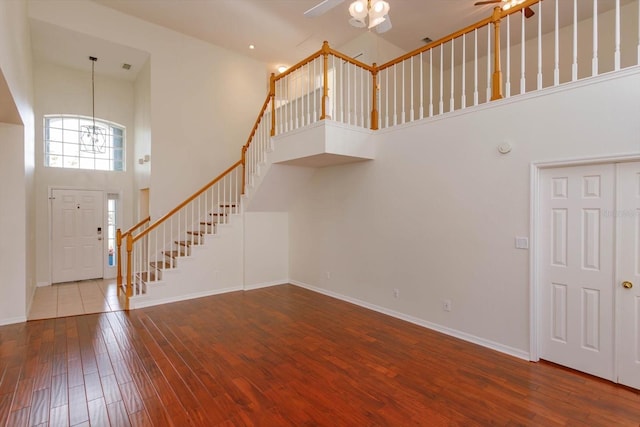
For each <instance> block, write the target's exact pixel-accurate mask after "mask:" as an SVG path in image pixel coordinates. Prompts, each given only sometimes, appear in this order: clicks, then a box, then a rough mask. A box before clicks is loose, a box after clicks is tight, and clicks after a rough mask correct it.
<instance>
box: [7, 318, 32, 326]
mask: <svg viewBox="0 0 640 427" xmlns="http://www.w3.org/2000/svg"><path fill="white" fill-rule="evenodd" d="M26 321H27V317H26V316H18V317H7V318H6V319H0V326H6V325H13V324H15V323H24V322H26Z"/></svg>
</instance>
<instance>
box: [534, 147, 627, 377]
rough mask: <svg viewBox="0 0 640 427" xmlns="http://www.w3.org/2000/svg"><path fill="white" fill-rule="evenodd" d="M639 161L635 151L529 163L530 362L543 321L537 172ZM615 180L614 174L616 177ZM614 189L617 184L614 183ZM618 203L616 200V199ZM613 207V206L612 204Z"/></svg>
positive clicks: (615, 301)
mask: <svg viewBox="0 0 640 427" xmlns="http://www.w3.org/2000/svg"><path fill="white" fill-rule="evenodd" d="M637 161H640V155H638V154H626V155H625V154H622V155H612V156H598V157H582V158H575V159H564V160H556V161H541V162H533V163H531V166H530V198H531V200H530V204H529V206H530V211H529V221H530V224H529V236H530V245H529V360H531V361H533V362H538V361H539V360H540V348H541V342H540V340H541V335H542V334H541V333H540V328H541V325H540V323H541V321H542V314H541V310H542V303H541V301H542V296H541V291H542V290H541V284H540V283H539V274H538V269H539V266H540V264H539V261H540V257H541V254H540V251H541V244H540V241H541V240H542V238H541V236H540V233H541V231H542V230H541V226H540V224H541V218H540V207H541V201H540V191H541V188H540V171H541V170H543V169H553V168H561V167H571V166H589V165H598V164H602V165H604V164H611V163H627V162H637ZM615 180H616V183H617V177H616V178H615ZM616 192H617V185H616ZM615 203H616V204H617V200H616V202H615ZM614 208H615V206H614ZM617 230H618V224H617V222H616V224H615V225H614V233H615V234H617ZM614 241H615V242H614V254H613V255H614V266H613V271H614V280H615V281H616V282H617V281H618V280H619V278H618V277H617V276H618V268H617V257H616V251H617V248H618V241H617V239H616V238H615V236H614ZM617 294H618V293H617V292H614V293H613V307H614V316H613V324H614V330H615V335H614V337H613V348H614V360H613V364H614V366H613V375H614V378H616V379H617V378H618V356H617V346H618V342H619V337H618V334H619V328H618V327H617V325H618V324H619V322H620V319H619V312H618V310H617V307H618V297H617Z"/></svg>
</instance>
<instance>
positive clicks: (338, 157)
mask: <svg viewBox="0 0 640 427" xmlns="http://www.w3.org/2000/svg"><path fill="white" fill-rule="evenodd" d="M273 145H274V152H273V154H272V162H273V163H275V164H284V165H292V166H304V167H312V168H321V167H327V166H335V165H342V164H346V163H354V162H362V161H366V160H373V159H374V158H375V143H374V141H373V131H371V130H369V129H362V128H357V127H354V126H349V125H345V124H343V123H338V122H335V121H333V120H321V121H319V122H316V123H314V124H312V125H310V126H305V127H304V128H300V129H297V130H294V131H291V132H287V133H285V134H282V135H277V136H275V137H274V138H273Z"/></svg>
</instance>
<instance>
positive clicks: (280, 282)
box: [244, 279, 291, 291]
mask: <svg viewBox="0 0 640 427" xmlns="http://www.w3.org/2000/svg"><path fill="white" fill-rule="evenodd" d="M287 283H291V281H290V280H289V279H282V280H273V281H271V282H263V283H256V284H253V285H244V290H245V291H253V290H254V289H261V288H270V287H271V286H278V285H286V284H287Z"/></svg>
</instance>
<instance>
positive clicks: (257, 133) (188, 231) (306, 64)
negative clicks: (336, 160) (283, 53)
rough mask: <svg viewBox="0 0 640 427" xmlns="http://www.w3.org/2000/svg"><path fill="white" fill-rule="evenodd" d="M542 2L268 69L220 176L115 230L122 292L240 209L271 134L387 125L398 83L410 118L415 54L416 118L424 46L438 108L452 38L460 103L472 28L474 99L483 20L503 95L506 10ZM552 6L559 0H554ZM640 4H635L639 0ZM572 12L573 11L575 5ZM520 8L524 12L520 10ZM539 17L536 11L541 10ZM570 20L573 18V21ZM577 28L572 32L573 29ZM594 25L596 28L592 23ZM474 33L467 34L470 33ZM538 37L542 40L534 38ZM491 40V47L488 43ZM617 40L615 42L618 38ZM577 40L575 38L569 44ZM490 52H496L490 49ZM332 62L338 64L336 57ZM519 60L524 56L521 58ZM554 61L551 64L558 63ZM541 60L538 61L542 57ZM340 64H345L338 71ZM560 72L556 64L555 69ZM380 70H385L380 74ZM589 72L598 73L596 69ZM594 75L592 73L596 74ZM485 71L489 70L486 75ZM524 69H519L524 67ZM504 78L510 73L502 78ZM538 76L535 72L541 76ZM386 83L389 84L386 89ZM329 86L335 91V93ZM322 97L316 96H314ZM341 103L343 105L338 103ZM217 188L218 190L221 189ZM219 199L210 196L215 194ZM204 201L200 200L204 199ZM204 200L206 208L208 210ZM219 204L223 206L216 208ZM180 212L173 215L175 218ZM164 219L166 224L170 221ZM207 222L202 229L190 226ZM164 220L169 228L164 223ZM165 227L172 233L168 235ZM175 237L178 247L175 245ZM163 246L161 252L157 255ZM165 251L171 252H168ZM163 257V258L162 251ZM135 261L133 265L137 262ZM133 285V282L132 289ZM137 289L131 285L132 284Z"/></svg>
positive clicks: (493, 85) (490, 84)
mask: <svg viewBox="0 0 640 427" xmlns="http://www.w3.org/2000/svg"><path fill="white" fill-rule="evenodd" d="M537 3H540V0H525V1H524V2H523V3H521V4H519V5H517V6H514V7H512V8H510V9H508V10H502V9H501V8H500V7H495V8H494V9H493V11H492V15H491V16H490V17H488V18H485V19H483V20H481V21H478V22H476V23H474V24H472V25H470V26H468V27H466V28H464V29H462V30H459V31H456V32H455V33H452V34H450V35H448V36H446V37H443V38H441V39H439V40H437V41H434V42H431V43H428V44H427V45H425V46H423V47H421V48H419V49H416V50H414V51H412V52H409V53H407V54H405V55H402V56H401V57H399V58H396V59H394V60H392V61H389V62H387V63H384V64H382V65H380V66H378V65H376V64H375V63H374V64H373V65H367V64H365V63H363V62H360V61H358V60H356V59H353V58H350V57H348V56H346V55H344V54H342V53H340V52H338V51H336V50H333V49H331V48H330V47H329V44H328V43H327V42H326V41H325V42H324V43H323V45H322V48H321V49H320V50H318V51H317V52H315V53H314V54H312V55H310V56H309V57H307V58H305V59H304V60H302V61H300V62H299V63H297V64H296V65H294V66H292V67H291V68H289V69H288V70H286V71H285V72H283V73H281V74H279V75H277V76H276V75H274V74H271V77H270V82H269V92H268V94H267V97H266V99H265V101H264V103H263V105H262V108H261V109H260V112H259V114H258V118H257V119H256V121H255V123H254V126H253V128H252V130H251V132H250V134H249V138H248V140H247V142H246V144H244V145H243V146H242V152H241V158H240V160H239V161H238V162H236V163H234V164H233V165H232V166H231V167H230V168H229V169H227V170H226V171H224V172H223V173H222V174H220V175H219V176H218V177H217V178H215V179H214V180H213V181H211V182H210V183H209V184H207V185H205V186H204V187H203V188H202V189H200V190H199V191H197V192H196V193H194V194H193V195H192V196H191V197H189V198H188V199H186V200H185V201H184V202H182V203H181V204H180V205H178V206H177V207H176V208H174V209H173V210H172V211H171V212H169V213H167V214H166V215H164V216H163V217H162V218H160V219H158V220H157V221H155V222H154V223H153V224H150V225H149V224H148V223H149V219H148V218H147V219H145V220H144V221H142V222H141V223H139V224H136V226H134V227H132V229H130V230H127V231H126V232H124V233H120V230H118V234H117V236H116V240H117V245H118V254H117V257H118V289H119V290H120V287H121V285H122V280H123V279H122V273H121V265H122V264H123V262H122V257H121V246H122V242H123V241H126V251H127V257H126V262H125V263H124V264H125V265H126V266H127V271H126V295H127V298H130V297H132V296H133V295H134V294H136V295H138V294H140V289H142V288H143V287H144V286H146V282H149V281H157V280H159V278H160V277H161V276H162V271H163V270H165V269H168V268H174V267H175V265H176V260H177V259H179V258H180V257H182V256H187V255H188V254H189V253H190V251H191V247H192V246H196V245H199V244H202V242H203V239H204V237H203V236H204V235H206V234H212V233H213V232H214V230H215V227H216V225H217V224H218V223H219V221H221V220H223V221H227V220H228V219H227V218H228V217H227V211H226V209H231V211H233V212H232V213H240V197H241V196H242V195H244V194H245V191H246V189H247V188H249V187H250V186H251V185H252V184H253V178H254V177H255V176H257V175H259V173H260V171H259V168H260V165H262V164H264V163H265V162H266V156H267V153H268V152H269V151H270V150H271V144H272V139H271V138H272V137H273V136H275V135H278V134H281V133H284V132H288V131H291V130H295V129H297V128H299V127H302V126H306V125H309V124H311V123H314V122H316V121H318V120H326V119H333V120H335V121H338V122H343V123H346V124H349V125H356V126H360V127H367V128H369V129H371V130H377V129H379V127H380V124H381V123H382V118H381V114H382V112H384V113H385V115H386V118H385V125H386V126H385V127H388V126H389V123H388V121H389V112H390V109H395V108H396V106H397V105H396V104H397V100H396V99H395V98H396V96H397V92H398V88H399V87H401V88H402V92H401V94H400V95H401V98H402V99H401V101H400V103H401V105H402V111H401V114H402V120H401V123H404V120H405V117H406V114H405V111H404V105H405V103H406V101H405V99H404V97H405V95H406V94H407V93H408V96H409V97H410V104H411V111H410V114H409V117H410V120H411V121H413V120H414V119H415V117H414V111H413V101H414V100H413V96H414V92H416V89H415V88H414V87H413V84H414V82H413V73H414V59H416V60H417V61H419V72H420V74H421V75H420V88H419V96H420V98H421V99H420V114H419V115H418V117H417V119H422V118H424V117H431V116H432V115H433V114H432V109H433V103H432V100H430V104H429V113H428V116H427V115H426V114H423V111H422V110H423V103H422V96H423V95H424V93H423V89H424V88H423V87H422V85H423V83H424V82H423V80H422V79H423V77H424V76H423V75H422V72H423V69H422V65H423V54H424V53H428V58H429V66H431V60H432V54H433V52H434V49H435V48H437V47H439V48H440V49H439V53H440V61H441V62H440V63H441V68H440V76H439V78H440V97H441V99H440V113H442V112H443V111H442V110H443V108H442V104H443V101H442V74H443V68H442V64H443V63H442V59H443V50H444V45H445V44H446V43H450V47H451V67H450V70H449V69H448V70H447V72H449V71H450V73H451V82H453V81H454V68H455V67H454V65H456V66H458V65H460V66H461V68H462V70H463V71H462V76H463V78H462V81H463V83H462V101H461V103H462V104H463V107H462V108H464V104H465V93H464V91H465V87H464V80H465V77H466V75H465V74H464V69H465V64H466V62H465V61H466V59H465V58H466V57H465V56H464V52H465V44H464V43H465V40H466V38H465V37H466V36H467V35H470V34H474V37H473V40H474V42H475V52H474V53H475V63H474V66H475V74H476V75H475V80H476V82H475V83H476V87H475V88H474V90H475V93H474V104H473V105H477V104H478V100H477V98H478V95H477V72H478V50H477V45H478V36H477V31H478V30H479V29H482V28H486V29H487V37H488V39H487V58H486V64H487V78H488V80H487V87H486V89H487V97H486V98H487V102H488V101H490V100H491V101H493V100H498V99H501V98H502V97H503V96H504V95H503V92H502V91H503V86H504V83H503V81H502V69H501V63H500V55H501V47H500V46H501V45H500V43H501V37H500V24H501V21H502V20H503V19H505V18H506V17H508V16H510V15H512V14H515V13H518V12H522V11H523V10H524V9H526V8H530V7H531V6H533V5H535V4H537ZM555 4H556V7H557V1H556V3H555ZM639 7H640V5H639ZM574 12H575V11H574ZM619 13H620V6H619V5H618V4H616V14H618V15H619ZM523 15H524V14H523ZM538 19H540V18H538ZM521 22H522V23H523V30H522V34H523V38H524V22H525V18H524V16H523V17H522V18H521ZM537 25H538V39H541V35H542V34H541V30H540V28H541V26H540V22H538V24H537ZM574 26H575V21H574ZM490 27H493V38H491V37H490V36H491V32H490V30H489V28H490ZM508 28H509V21H507V29H508ZM555 31H556V33H557V32H558V25H557V9H556V28H555ZM575 31H576V30H575V29H574V35H575ZM594 31H595V30H594ZM615 31H616V40H617V39H619V32H620V28H619V25H618V24H616V30H615ZM459 38H462V46H463V55H462V58H463V59H462V62H461V63H459V64H454V45H453V42H454V41H455V40H456V39H459ZM470 38H471V37H470ZM538 44H540V40H538ZM508 46H509V35H507V58H509V56H508ZM491 47H493V49H492V50H491ZM616 47H618V46H616ZM575 48H576V47H575V46H574V49H575ZM556 49H557V34H556ZM638 51H639V52H640V44H639V45H638ZM522 52H523V54H522V55H523V59H522V60H523V61H524V49H523V51H522ZM491 53H492V54H493V56H492V57H491ZM619 61H620V59H619V55H618V56H617V57H616V67H615V69H616V70H618V69H620V64H619ZM637 62H638V63H640V53H639V54H638V60H637ZM336 63H337V64H336ZM406 64H409V66H410V67H411V68H410V78H411V80H410V88H409V89H408V90H407V89H405V80H404V79H405V65H406ZM523 65H524V62H523ZM557 65H558V64H557V63H556V68H557ZM573 65H574V71H573V80H572V81H575V80H577V73H576V71H575V68H576V64H575V63H574V64H573ZM398 67H401V73H402V75H401V81H400V82H396V75H397V68H398ZM539 67H540V65H539ZM343 69H344V71H343ZM391 71H393V81H392V84H393V87H391V86H390V85H389V77H390V74H391ZM432 71H433V70H431V69H429V73H430V76H429V78H430V79H431V78H432ZM554 72H555V73H556V76H557V73H558V71H557V69H556V70H555V71H554ZM382 73H385V74H384V76H383V75H382ZM594 73H596V72H595V71H594ZM508 74H509V68H508V65H507V77H508ZM594 75H595V74H594ZM489 76H490V77H489ZM383 77H384V84H385V85H386V86H385V90H386V91H389V90H392V91H393V97H394V98H393V100H392V105H391V108H390V106H389V96H390V95H389V93H385V94H384V96H385V104H384V105H383V104H382V95H383V93H381V92H382V89H381V87H382V86H383V83H382V80H383ZM523 77H524V74H523ZM507 80H508V78H507ZM538 81H540V76H538ZM432 83H433V82H432V81H431V80H429V91H430V92H429V93H430V95H431V96H432V95H433V92H432V88H431V85H432ZM554 84H555V85H557V84H558V79H557V77H556V79H555V83H554ZM390 87H391V89H390ZM506 87H507V94H506V96H509V83H508V82H507V86H506ZM538 89H540V83H538ZM453 90H454V88H453V83H452V84H451V101H450V102H451V111H453ZM332 91H333V97H332ZM318 100H319V102H318ZM343 104H346V105H347V107H348V108H345V106H344V105H343ZM365 107H366V108H369V110H368V111H366V113H365ZM338 109H340V111H337V110H338ZM352 110H353V111H355V112H356V113H357V115H359V117H355V118H354V117H353V111H352ZM393 114H394V120H393V124H392V125H395V124H398V123H397V122H396V120H395V115H397V111H394V112H393ZM214 188H217V197H216V194H215V193H214V190H213V189H214ZM221 191H222V197H220V195H221ZM214 199H215V200H216V201H215V202H213V200H214ZM202 205H204V207H203V206H202ZM208 207H210V208H211V210H210V211H207V209H208ZM220 208H222V209H223V212H219V209H220ZM176 217H177V219H176ZM144 223H146V224H147V225H148V227H147V228H146V229H144V230H142V231H140V232H139V233H137V234H136V233H135V231H136V230H137V229H139V228H140V227H142V226H143V225H144ZM167 224H169V226H167ZM174 226H175V228H176V229H177V233H174V231H176V230H174ZM196 226H198V227H204V230H202V229H200V228H197V229H194V227H196ZM167 227H168V228H167ZM159 229H162V230H163V231H162V236H161V237H160V236H157V235H156V236H155V237H151V236H152V233H156V234H157V230H159ZM167 234H169V236H166V235H167ZM174 245H176V246H177V247H176V249H173V246H174ZM167 246H171V249H167ZM158 254H160V257H159V256H158ZM165 257H168V259H166V258H165ZM159 258H161V259H159ZM136 265H137V266H138V267H137V268H138V270H136ZM134 288H135V289H134ZM134 291H135V292H134Z"/></svg>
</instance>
